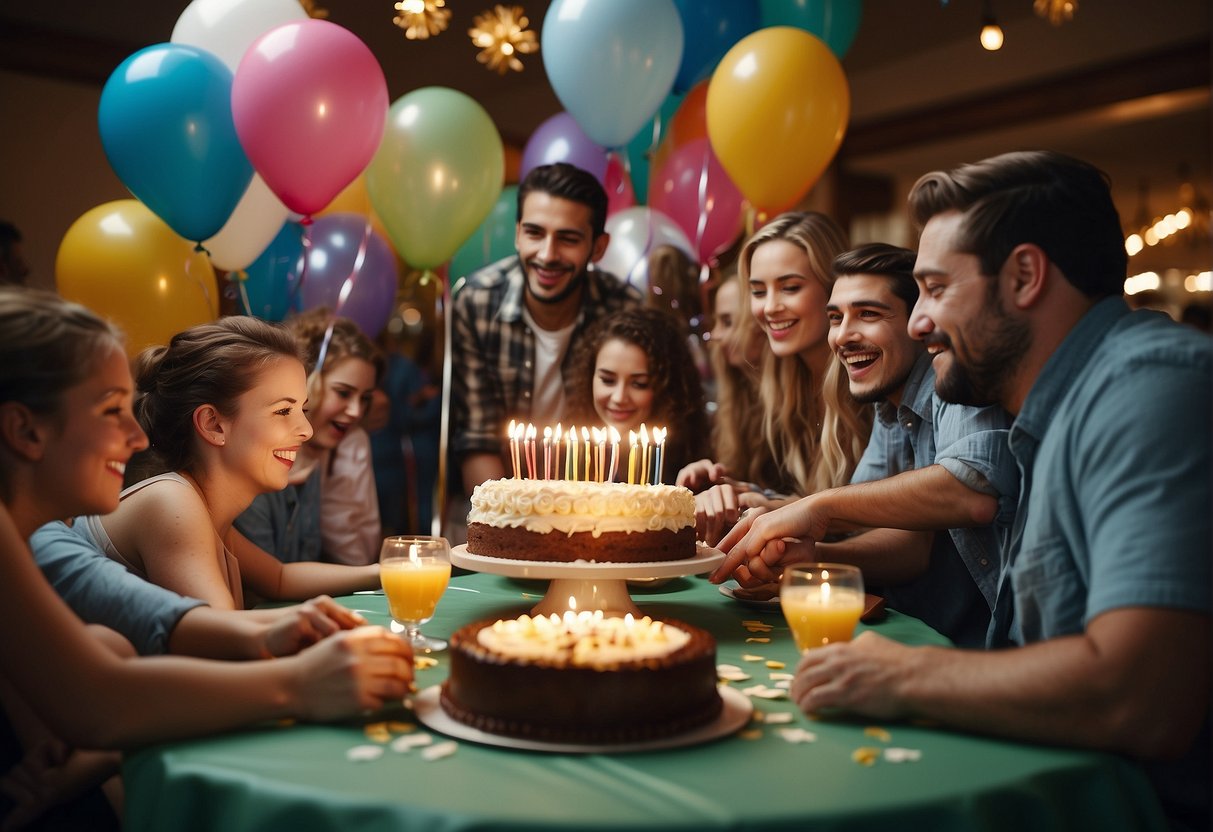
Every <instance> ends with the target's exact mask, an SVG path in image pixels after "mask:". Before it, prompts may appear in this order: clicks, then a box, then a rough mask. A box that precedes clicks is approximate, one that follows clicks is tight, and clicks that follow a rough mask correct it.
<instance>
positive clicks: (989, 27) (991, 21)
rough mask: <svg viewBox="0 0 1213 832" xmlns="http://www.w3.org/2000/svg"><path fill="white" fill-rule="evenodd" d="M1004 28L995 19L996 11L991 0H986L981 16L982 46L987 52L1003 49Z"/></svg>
mask: <svg viewBox="0 0 1213 832" xmlns="http://www.w3.org/2000/svg"><path fill="white" fill-rule="evenodd" d="M1002 40H1003V37H1002V27H1001V26H999V25H998V19H997V18H996V17H994V9H993V7H992V6H991V5H990V0H986V3H985V7H984V9H983V11H982V14H981V46H982V48H983V49H985V50H986V51H987V52H997V51H998V50H999V49H1002Z"/></svg>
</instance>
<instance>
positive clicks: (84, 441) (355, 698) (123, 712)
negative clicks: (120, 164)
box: [0, 288, 412, 768]
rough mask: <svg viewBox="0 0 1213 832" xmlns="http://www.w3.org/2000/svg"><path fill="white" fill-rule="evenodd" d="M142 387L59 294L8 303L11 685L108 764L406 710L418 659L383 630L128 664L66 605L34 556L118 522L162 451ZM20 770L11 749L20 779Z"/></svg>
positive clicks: (5, 417)
mask: <svg viewBox="0 0 1213 832" xmlns="http://www.w3.org/2000/svg"><path fill="white" fill-rule="evenodd" d="M132 387H133V384H132V381H131V376H130V371H129V369H128V367H127V362H126V356H125V355H124V353H123V351H122V347H121V341H120V338H119V336H118V334H117V333H116V332H115V331H114V329H113V328H112V327H110V326H109V325H108V324H106V323H105V322H104V321H102V320H100V319H99V318H97V317H96V316H95V315H93V314H92V313H91V312H89V311H88V310H86V309H84V308H83V307H81V306H77V305H76V304H72V303H68V302H66V301H64V300H62V299H60V298H58V297H57V296H55V295H52V294H49V293H42V292H32V291H28V290H22V289H13V288H4V289H0V628H2V629H3V632H5V633H8V634H9V637H6V638H3V639H0V678H3V679H4V680H5V681H6V682H7V683H8V684H9V685H10V686H11V689H12V692H13V693H14V694H15V695H16V696H17V697H19V699H20V700H21V701H22V702H23V703H26V704H27V705H28V707H29V709H30V710H31V711H32V712H33V714H34V715H35V716H36V717H37V718H38V719H40V720H41V721H42V722H43V723H45V725H46V726H47V727H49V729H50V730H51V732H53V734H54V735H55V736H57V737H59V738H60V739H61V740H62V741H65V742H67V743H68V744H70V745H75V746H81V747H86V748H101V749H106V748H108V749H117V748H127V747H133V746H136V745H140V744H145V743H149V742H157V741H163V740H169V739H175V738H180V737H187V736H194V735H203V734H211V733H214V732H217V731H222V730H225V729H229V728H233V727H236V726H239V725H244V724H248V723H252V722H256V721H260V720H265V719H273V718H282V717H288V716H293V717H301V718H308V719H331V718H338V717H345V716H352V715H355V714H358V713H359V712H361V711H362V710H364V709H366V708H374V707H378V706H380V705H381V704H383V703H384V702H386V701H389V700H396V699H399V698H400V697H401V696H403V695H404V693H405V691H406V689H407V685H408V682H409V679H410V678H411V676H412V671H411V662H410V659H411V656H410V651H409V649H408V645H407V644H405V643H404V642H402V641H401V640H400V639H398V638H396V637H395V636H392V635H391V634H390V633H388V632H386V631H385V630H383V629H382V628H379V627H364V628H360V629H357V630H351V631H345V632H342V633H339V634H337V635H334V636H331V637H329V638H326V639H324V640H323V641H322V642H320V643H319V644H317V645H314V646H312V647H310V648H308V649H306V650H304V651H303V652H301V653H299V654H298V655H297V656H292V657H287V658H282V659H279V660H276V661H272V662H261V661H252V662H214V661H199V660H195V659H185V658H176V657H156V658H122V657H121V656H120V655H119V654H118V653H117V652H115V651H114V649H112V648H111V647H110V646H109V644H108V643H106V642H103V641H102V640H100V639H98V638H95V637H93V635H92V634H91V633H90V632H89V631H88V630H87V629H86V628H85V626H84V625H83V624H82V623H81V622H80V619H79V618H77V617H76V616H75V615H74V614H73V613H72V612H71V610H69V609H68V608H67V607H66V606H65V605H64V604H63V602H62V601H61V600H60V599H59V598H58V596H57V595H56V594H55V593H54V591H53V590H52V589H51V588H50V586H49V585H48V584H47V582H46V581H45V579H44V578H43V577H42V575H41V573H40V572H39V571H38V568H37V566H35V564H34V562H33V560H32V558H31V557H30V554H29V551H28V549H27V547H26V543H25V540H26V539H27V538H28V537H29V536H30V534H31V533H32V532H33V531H34V530H35V529H37V528H38V527H40V526H42V525H43V524H45V523H48V522H50V521H52V520H56V519H63V518H67V517H71V516H73V515H79V514H96V513H106V512H109V511H112V510H113V509H114V508H116V507H117V505H118V493H119V491H120V490H121V485H122V473H123V469H124V468H125V466H126V463H127V462H128V461H129V459H130V457H131V455H132V454H133V453H134V452H135V451H138V450H140V449H141V448H143V447H145V446H146V444H147V439H146V437H145V436H144V433H143V431H142V430H141V429H140V427H139V425H138V424H137V423H136V421H135V419H134V417H133V415H132V412H131V397H132ZM113 641H114V640H113V639H111V640H110V642H109V643H113ZM125 652H127V653H129V647H128V649H127V650H126V651H125ZM82 692H87V700H88V702H87V707H82V706H81V694H82ZM0 734H7V732H0ZM9 739H10V740H11V735H9ZM17 754H18V752H17V751H16V749H14V748H13V747H12V746H11V745H9V746H7V747H5V748H4V749H3V757H4V758H5V759H4V763H6V764H7V763H9V762H11V761H12V760H13V759H15V757H16V756H17ZM4 767H5V768H7V765H5V766H4Z"/></svg>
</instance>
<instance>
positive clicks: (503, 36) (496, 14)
mask: <svg viewBox="0 0 1213 832" xmlns="http://www.w3.org/2000/svg"><path fill="white" fill-rule="evenodd" d="M529 25H530V21H529V20H528V19H527V17H526V15H525V14H524V12H523V9H522V7H521V6H502V5H497V6H494V7H493V9H492V10H491V11H486V12H483V13H482V14H478V15H476V18H475V20H473V21H472V28H471V29H468V35H469V36H470V37H471V39H472V43H473V44H475V45H476V47H477V48H479V49H480V52H479V54H477V55H476V60H477V61H479V62H480V63H482V64H484V65H485V66H487V67H488V68H489V69H491V70H493V71H494V72H496V73H497V74H498V75H505V74H506V73H507V72H509V71H510V70H511V69H512V70H514V71H515V72H522V69H523V67H522V61H520V60H519V59H518V56H519V55H530V54H531V53H533V52H537V51H539V42H538V41H537V40H536V38H535V33H534V32H532V31H531V30H529V29H527V26H529Z"/></svg>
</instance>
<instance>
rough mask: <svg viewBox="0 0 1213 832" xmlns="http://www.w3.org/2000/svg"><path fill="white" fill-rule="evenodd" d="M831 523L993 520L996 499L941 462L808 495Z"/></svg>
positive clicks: (929, 524) (900, 525) (926, 524)
mask: <svg viewBox="0 0 1213 832" xmlns="http://www.w3.org/2000/svg"><path fill="white" fill-rule="evenodd" d="M812 500H813V502H814V503H815V504H816V506H815V508H816V509H817V510H818V511H820V512H821V513H822V514H823V515H824V516H826V517H828V518H829V521H830V528H831V529H832V530H833V529H837V528H840V527H841V528H847V527H851V528H853V527H862V526H866V527H882V528H890V529H918V530H936V529H955V528H964V527H967V526H984V525H986V524H988V523H991V522H993V520H994V516H995V514H996V513H997V512H998V499H997V498H995V497H993V496H991V495H989V494H982V493H981V492H979V491H974V490H973V489H971V488H969V487H968V486H967V485H965V484H964V483H963V482H961V481H960V480H958V479H957V478H956V477H954V476H952V474H950V473H949V472H948V471H947V469H945V468H944V467H943V466H941V465H930V466H928V467H926V468H919V469H917V470H915V471H905V472H903V473H901V474H896V475H895V476H892V477H889V478H888V479H883V480H875V481H873V482H864V483H856V484H854V485H845V486H842V487H841V488H832V489H829V490H828V491H821V492H818V493H817V494H815V495H813V497H812Z"/></svg>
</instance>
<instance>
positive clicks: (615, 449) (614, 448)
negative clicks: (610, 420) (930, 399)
mask: <svg viewBox="0 0 1213 832" xmlns="http://www.w3.org/2000/svg"><path fill="white" fill-rule="evenodd" d="M619 439H620V436H619V431H618V430H617V429H616V428H615V426H614V425H611V470H610V473H609V474H608V475H607V482H614V481H615V474H617V473H618V472H619Z"/></svg>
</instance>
